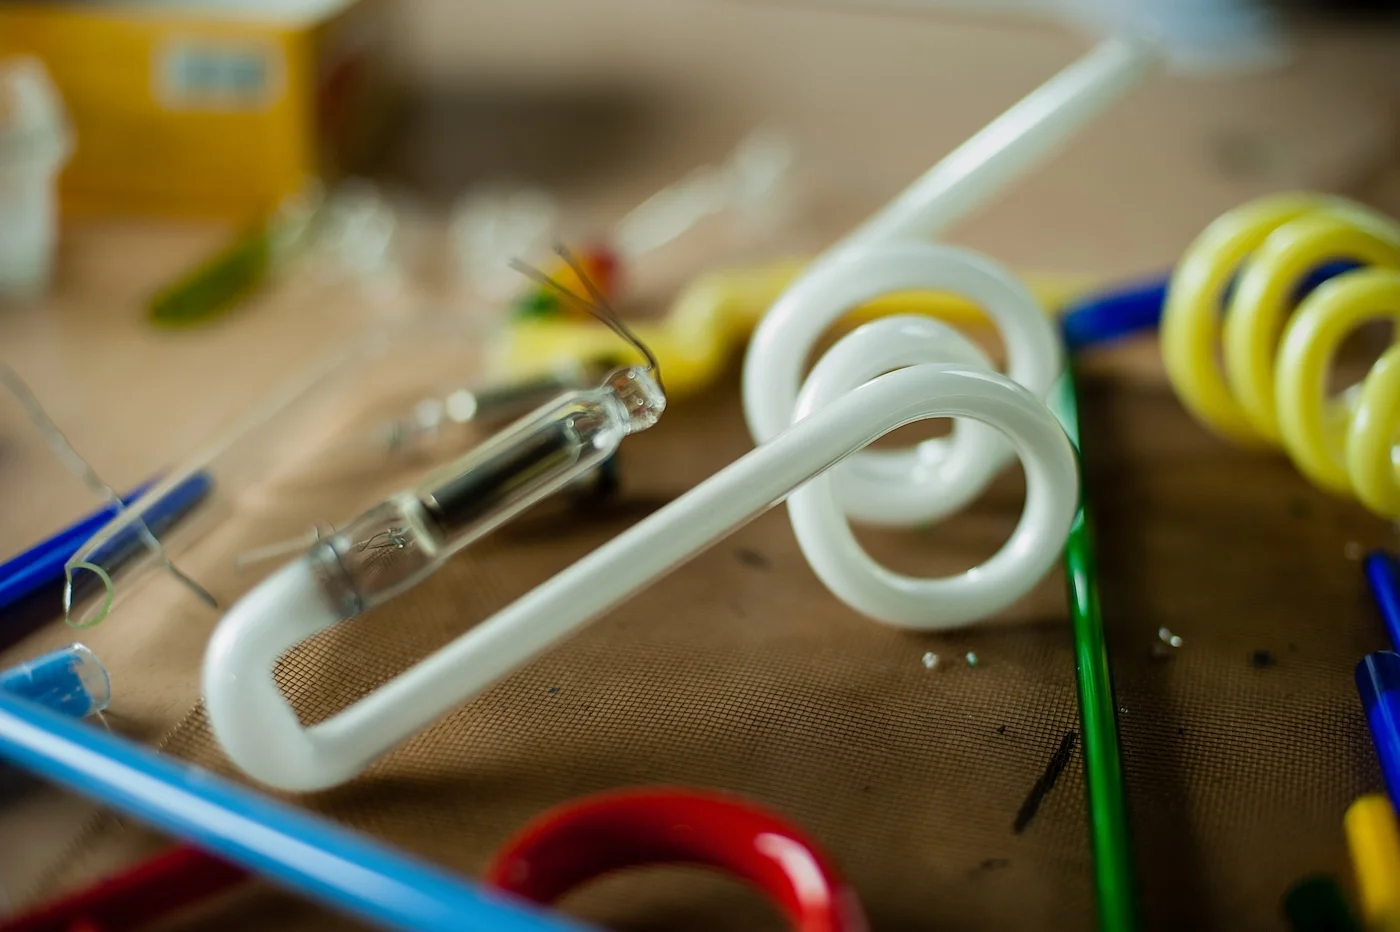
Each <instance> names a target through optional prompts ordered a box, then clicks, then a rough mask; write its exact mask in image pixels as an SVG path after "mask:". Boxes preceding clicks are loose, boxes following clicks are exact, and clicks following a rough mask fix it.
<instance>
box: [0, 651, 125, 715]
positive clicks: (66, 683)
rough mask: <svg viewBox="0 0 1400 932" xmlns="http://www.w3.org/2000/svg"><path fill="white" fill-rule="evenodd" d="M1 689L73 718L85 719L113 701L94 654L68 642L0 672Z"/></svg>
mask: <svg viewBox="0 0 1400 932" xmlns="http://www.w3.org/2000/svg"><path fill="white" fill-rule="evenodd" d="M0 692H7V693H10V694H11V695H15V696H20V697H22V698H25V699H28V700H29V701H30V702H37V703H39V704H40V705H42V706H45V707H46V708H50V709H53V710H54V711H55V712H62V713H63V714H64V715H71V716H72V717H73V718H86V717H87V716H89V715H93V714H95V713H97V712H101V711H104V710H105V709H106V708H107V703H109V702H111V701H112V681H111V679H109V678H108V676H107V668H106V667H104V666H103V665H102V661H100V660H98V659H97V655H96V654H94V653H93V652H92V651H90V650H88V649H87V648H86V647H84V646H83V645H82V644H70V645H68V646H67V647H62V648H59V649H58V650H56V651H53V652H52V653H48V654H44V655H43V656H42V657H36V658H35V659H33V660H31V661H29V662H28V663H22V664H20V665H19V666H17V667H12V668H10V669H9V670H4V671H0Z"/></svg>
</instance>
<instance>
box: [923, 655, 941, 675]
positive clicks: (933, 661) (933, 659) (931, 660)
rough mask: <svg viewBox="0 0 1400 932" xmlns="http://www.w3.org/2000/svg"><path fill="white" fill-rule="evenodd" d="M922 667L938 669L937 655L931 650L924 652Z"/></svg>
mask: <svg viewBox="0 0 1400 932" xmlns="http://www.w3.org/2000/svg"><path fill="white" fill-rule="evenodd" d="M924 668H925V669H928V670H936V669H938V655H937V654H935V653H934V652H933V651H929V652H928V653H926V654H924Z"/></svg>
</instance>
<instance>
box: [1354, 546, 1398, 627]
mask: <svg viewBox="0 0 1400 932" xmlns="http://www.w3.org/2000/svg"><path fill="white" fill-rule="evenodd" d="M1362 567H1363V568H1364V569H1365V571H1366V579H1367V581H1369V582H1370V583H1371V594H1372V595H1374V596H1375V597H1376V606H1377V607H1378V608H1380V610H1381V620H1382V621H1384V622H1385V630H1386V631H1387V632H1388V633H1389V634H1390V643H1391V644H1392V645H1393V646H1394V647H1395V649H1396V650H1400V557H1396V556H1395V555H1394V554H1391V553H1386V552H1385V551H1384V550H1377V551H1375V552H1374V553H1371V554H1368V555H1367V557H1366V560H1365V562H1364V563H1363V564H1362Z"/></svg>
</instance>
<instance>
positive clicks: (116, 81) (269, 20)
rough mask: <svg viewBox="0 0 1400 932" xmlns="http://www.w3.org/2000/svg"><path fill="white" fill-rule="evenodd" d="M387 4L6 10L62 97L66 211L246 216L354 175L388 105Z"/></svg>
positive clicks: (153, 4)
mask: <svg viewBox="0 0 1400 932" xmlns="http://www.w3.org/2000/svg"><path fill="white" fill-rule="evenodd" d="M384 20H385V3H384V0H252V2H248V0H217V2H210V0H204V2H200V3H197V4H196V3H192V2H188V0H186V2H178V0H130V2H120V0H82V2H72V3H55V2H34V0H31V2H17V3H15V2H11V3H3V4H0V55H6V54H15V53H28V54H33V55H36V56H38V57H39V58H40V59H42V60H43V61H44V63H45V65H47V66H48V68H49V71H50V73H51V74H52V76H53V80H54V83H55V85H56V86H57V87H58V89H59V91H60V93H61V94H62V95H63V101H64V106H65V107H66V108H67V110H68V113H69V116H70V118H71V120H72V124H73V129H74V141H75V149H74V152H73V157H72V160H71V161H70V162H69V164H68V166H67V168H66V169H65V170H64V173H63V176H62V179H61V182H60V191H61V196H62V201H63V209H64V211H65V212H66V213H81V214H108V215H110V214H124V215H133V214H134V215H153V214H154V215H164V216H183V217H204V218H221V219H234V220H239V221H246V220H248V219H250V218H251V217H254V216H257V215H260V214H263V213H265V212H266V211H268V210H269V209H271V208H272V207H273V206H275V205H276V204H277V203H278V202H279V201H281V200H282V199H283V198H284V197H286V196H287V195H289V194H291V193H293V192H295V191H296V190H298V189H299V188H300V187H301V186H302V185H303V184H304V183H305V181H306V179H307V177H308V176H310V175H318V176H320V177H322V178H332V177H334V176H335V175H336V174H337V173H339V172H341V171H344V170H346V169H347V168H353V167H354V165H355V164H356V163H357V161H358V160H359V159H360V158H361V157H362V156H363V155H364V154H365V151H366V149H367V147H368V146H370V145H371V144H372V143H373V141H374V139H375V137H376V136H377V134H378V132H379V130H380V129H381V126H382V124H383V122H384V119H385V117H386V114H387V109H388V105H389V102H390V100H391V85H390V82H389V79H388V74H387V69H386V63H385V56H384V54H383V37H384V35H385V24H384Z"/></svg>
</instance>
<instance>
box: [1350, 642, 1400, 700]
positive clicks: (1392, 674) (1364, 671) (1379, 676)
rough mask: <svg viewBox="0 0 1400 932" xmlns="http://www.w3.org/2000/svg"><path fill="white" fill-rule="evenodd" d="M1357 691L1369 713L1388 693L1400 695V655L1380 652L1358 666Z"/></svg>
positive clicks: (1363, 660) (1366, 657) (1368, 657)
mask: <svg viewBox="0 0 1400 932" xmlns="http://www.w3.org/2000/svg"><path fill="white" fill-rule="evenodd" d="M1356 691H1357V692H1358V693H1360V694H1361V704H1362V705H1363V706H1365V708H1366V711H1367V713H1369V712H1370V711H1371V710H1372V709H1373V708H1375V705H1376V703H1377V702H1379V701H1380V700H1381V697H1382V696H1384V695H1385V694H1387V693H1400V654H1397V653H1396V652H1395V651H1393V650H1378V651H1376V652H1375V653H1373V654H1367V655H1366V656H1365V657H1363V658H1362V659H1361V662H1360V663H1358V664H1357V665H1356Z"/></svg>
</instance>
